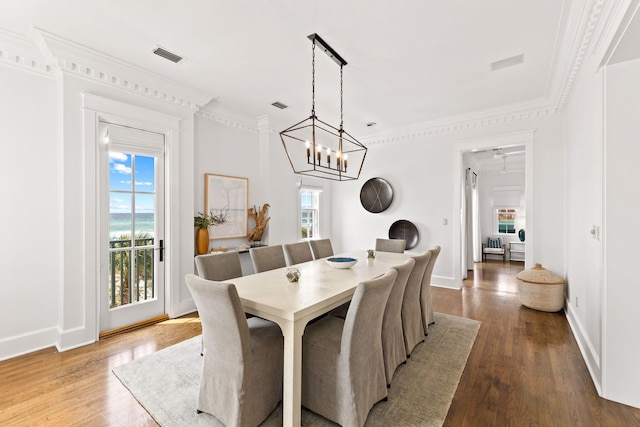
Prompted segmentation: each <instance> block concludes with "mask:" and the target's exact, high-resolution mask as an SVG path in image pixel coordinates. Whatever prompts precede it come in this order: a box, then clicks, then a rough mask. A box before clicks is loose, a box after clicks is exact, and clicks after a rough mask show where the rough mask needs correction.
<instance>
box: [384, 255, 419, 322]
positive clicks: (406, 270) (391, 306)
mask: <svg viewBox="0 0 640 427" xmlns="http://www.w3.org/2000/svg"><path fill="white" fill-rule="evenodd" d="M415 264H416V260H415V259H413V258H409V259H408V260H406V261H405V262H403V263H402V264H400V265H396V266H394V267H392V269H393V270H395V271H396V273H398V277H397V278H396V281H395V282H394V284H393V287H392V288H391V293H390V294H389V300H388V301H387V306H386V307H385V309H384V320H383V322H382V328H383V329H384V327H385V323H386V322H387V319H388V318H389V319H390V318H395V317H396V316H397V317H398V318H400V316H401V311H402V300H403V298H404V291H405V289H406V287H407V281H408V280H409V275H410V274H411V271H412V270H413V268H414V266H415Z"/></svg>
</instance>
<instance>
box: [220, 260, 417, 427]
mask: <svg viewBox="0 0 640 427" xmlns="http://www.w3.org/2000/svg"><path fill="white" fill-rule="evenodd" d="M409 256H410V255H409V254H399V253H390V252H377V253H376V254H375V257H374V258H369V257H368V256H367V251H366V250H361V251H353V252H347V253H342V254H338V255H335V256H334V257H350V258H355V259H356V260H357V262H356V264H355V265H353V266H352V267H349V268H335V267H332V266H331V265H330V264H329V263H328V262H327V258H321V259H317V260H313V261H308V262H304V263H301V264H296V265H293V266H289V267H282V268H277V269H274V270H269V271H264V272H261V273H257V274H251V275H247V276H242V277H238V278H235V279H232V280H230V282H233V283H234V284H235V285H236V289H237V290H238V295H239V296H240V300H241V302H242V305H243V307H244V310H245V312H247V313H249V314H253V315H255V316H259V317H262V318H264V319H267V320H271V321H273V322H275V323H277V324H278V325H279V326H280V329H281V330H282V335H283V337H284V361H283V363H284V365H283V368H284V370H283V378H282V380H283V393H282V411H283V413H282V419H283V426H287V427H290V426H291V427H293V426H299V425H300V421H301V414H302V406H301V404H302V337H303V335H304V330H305V327H306V325H307V323H309V321H311V320H313V319H315V318H317V317H319V316H322V315H323V314H325V313H327V312H329V311H331V310H332V309H334V308H336V307H338V306H340V305H342V304H344V303H346V302H348V301H350V300H351V298H352V297H353V294H354V292H355V290H356V287H357V286H358V284H359V283H361V282H364V281H367V280H371V279H374V278H376V277H378V276H381V275H383V274H384V273H386V272H387V271H388V270H389V269H390V268H391V267H394V266H396V265H400V264H402V263H403V262H404V261H405V260H406V259H407V258H408V257H409ZM329 258H332V257H329ZM289 268H297V269H298V270H299V271H300V277H299V279H298V281H297V282H290V281H289V280H288V279H287V275H286V273H287V270H288V269H289Z"/></svg>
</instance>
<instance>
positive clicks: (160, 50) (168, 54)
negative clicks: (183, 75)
mask: <svg viewBox="0 0 640 427" xmlns="http://www.w3.org/2000/svg"><path fill="white" fill-rule="evenodd" d="M153 53H155V54H156V55H158V56H161V57H163V58H164V59H168V60H169V61H171V62H175V63H178V62H180V61H182V59H183V58H182V56H179V55H176V54H175V53H171V52H169V51H168V50H165V49H163V48H161V47H157V48H155V49H154V50H153Z"/></svg>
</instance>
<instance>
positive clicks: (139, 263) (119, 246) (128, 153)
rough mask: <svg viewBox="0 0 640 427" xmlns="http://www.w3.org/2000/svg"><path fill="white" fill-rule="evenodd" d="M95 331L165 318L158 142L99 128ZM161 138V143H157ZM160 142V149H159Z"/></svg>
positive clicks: (150, 137)
mask: <svg viewBox="0 0 640 427" xmlns="http://www.w3.org/2000/svg"><path fill="white" fill-rule="evenodd" d="M104 126H105V128H106V129H107V130H108V134H109V143H108V144H107V147H106V150H105V152H104V157H105V161H104V162H103V165H104V166H105V168H104V169H105V176H104V179H103V180H102V183H103V191H102V194H103V195H104V199H105V201H106V203H103V206H104V208H103V212H105V214H106V215H105V216H104V217H106V218H108V222H107V224H106V227H104V228H105V229H106V232H105V233H104V238H103V239H102V241H103V242H105V244H104V245H103V247H106V251H103V252H102V253H103V254H104V256H103V258H102V259H101V265H102V266H106V268H104V267H103V268H102V269H101V271H102V279H101V290H102V292H101V297H102V298H101V300H100V307H101V317H100V330H101V331H106V330H110V329H115V328H119V327H122V326H127V325H130V324H134V323H137V322H141V321H144V320H147V319H150V318H154V317H157V316H160V315H162V314H164V312H165V304H164V264H163V262H162V261H163V259H162V258H163V253H162V252H163V250H164V211H163V200H164V195H163V188H164V185H163V180H164V173H163V171H164V167H163V163H164V154H163V150H162V147H163V138H162V136H161V135H158V134H153V133H149V132H145V131H141V130H138V129H131V128H124V127H121V126H116V125H113V124H104ZM158 138H162V141H158V140H157V139H158ZM160 142H162V144H161V143H160Z"/></svg>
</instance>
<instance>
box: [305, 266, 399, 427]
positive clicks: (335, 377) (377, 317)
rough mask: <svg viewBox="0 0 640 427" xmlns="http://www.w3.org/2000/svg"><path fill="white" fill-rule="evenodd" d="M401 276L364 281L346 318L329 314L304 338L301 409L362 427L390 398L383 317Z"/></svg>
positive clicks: (387, 276)
mask: <svg viewBox="0 0 640 427" xmlns="http://www.w3.org/2000/svg"><path fill="white" fill-rule="evenodd" d="M397 275H398V273H397V272H396V271H395V270H393V269H390V270H389V271H388V272H387V273H386V274H384V275H383V276H379V277H377V278H375V279H373V280H369V281H366V282H362V283H360V284H359V285H358V287H357V288H356V291H355V293H354V294H353V299H352V300H351V305H350V306H349V311H348V313H347V317H346V319H341V318H339V317H335V316H326V317H324V318H322V319H321V320H319V321H317V322H315V323H313V324H311V325H308V326H307V328H306V330H305V333H304V339H303V340H302V406H304V407H306V408H308V409H310V410H312V411H313V412H316V413H318V414H320V415H322V416H323V417H325V418H328V419H330V420H331V421H333V422H336V423H338V424H340V425H343V426H363V425H364V422H365V420H366V419H367V415H368V414H369V411H370V410H371V408H372V407H373V405H375V404H376V403H377V402H378V401H380V400H382V399H385V398H386V397H387V386H386V378H385V373H384V360H383V356H382V317H383V313H384V307H385V305H386V303H387V299H388V297H389V293H390V292H391V288H392V286H393V283H394V281H395V280H396V277H397Z"/></svg>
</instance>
